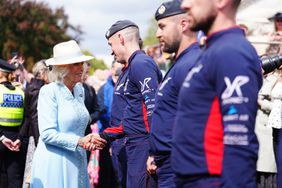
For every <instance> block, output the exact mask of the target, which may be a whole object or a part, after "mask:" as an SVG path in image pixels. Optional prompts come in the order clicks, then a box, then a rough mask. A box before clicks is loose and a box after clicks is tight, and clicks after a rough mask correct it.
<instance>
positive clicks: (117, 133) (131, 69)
mask: <svg viewBox="0 0 282 188" xmlns="http://www.w3.org/2000/svg"><path fill="white" fill-rule="evenodd" d="M123 79H124V81H123V83H124V86H123V94H124V98H125V101H126V107H125V108H124V109H123V111H122V112H123V116H122V122H121V124H120V125H119V126H118V127H112V128H108V129H106V130H105V131H104V133H103V135H102V137H104V138H106V139H107V140H109V139H110V140H113V139H116V138H119V137H121V135H123V134H125V135H126V136H127V137H135V136H137V137H139V136H144V135H147V134H148V133H149V131H150V123H151V117H152V113H153V110H154V108H155V93H156V90H157V88H158V85H159V83H160V81H161V79H162V74H161V72H160V70H159V68H158V66H157V64H156V63H155V62H154V60H153V59H152V58H151V57H149V56H147V55H146V54H145V53H144V52H143V51H141V50H138V51H136V52H134V53H133V54H132V55H131V56H130V58H129V60H128V67H127V70H126V71H125V72H124V76H123Z"/></svg>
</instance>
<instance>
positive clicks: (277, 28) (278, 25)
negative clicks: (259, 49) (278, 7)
mask: <svg viewBox="0 0 282 188" xmlns="http://www.w3.org/2000/svg"><path fill="white" fill-rule="evenodd" d="M268 19H269V21H272V22H274V31H273V32H272V33H270V36H269V38H270V41H272V42H280V43H282V13H281V12H277V13H276V14H275V15H273V16H272V17H270V18H268ZM281 46H282V45H281V44H271V45H270V46H269V47H268V48H267V49H266V54H268V55H270V54H277V53H282V48H281Z"/></svg>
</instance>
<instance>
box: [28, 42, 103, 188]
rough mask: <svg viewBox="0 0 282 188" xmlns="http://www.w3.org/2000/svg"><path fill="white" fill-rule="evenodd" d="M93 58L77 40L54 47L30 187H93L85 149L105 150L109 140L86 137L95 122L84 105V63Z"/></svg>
mask: <svg viewBox="0 0 282 188" xmlns="http://www.w3.org/2000/svg"><path fill="white" fill-rule="evenodd" d="M91 59H93V57H92V56H86V55H83V53H82V52H81V50H80V47H79V46H78V44H77V43H76V41H74V40H70V41H67V42H62V43H59V44H57V45H55V46H54V48H53V58H51V59H48V60H46V64H47V65H52V71H51V72H50V73H49V75H48V78H49V82H50V83H49V84H47V85H44V86H43V87H42V88H41V89H40V92H39V97H38V106H37V109H38V126H39V133H40V137H39V141H38V145H37V148H36V150H35V153H34V158H33V163H32V170H31V172H32V174H31V180H30V188H43V187H44V188H46V187H60V188H81V187H83V188H89V187H90V184H89V178H88V173H87V159H86V152H85V150H84V149H88V150H94V149H102V148H103V147H104V145H105V143H106V142H105V140H103V139H101V138H100V137H99V135H98V134H89V135H87V136H84V133H85V129H86V127H87V125H88V123H89V122H90V121H91V119H90V115H89V113H88V111H87V109H86V107H85V105H84V90H83V86H82V84H81V83H80V82H81V80H82V76H83V71H84V70H83V64H84V63H85V62H86V61H88V60H91Z"/></svg>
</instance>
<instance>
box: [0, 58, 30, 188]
mask: <svg viewBox="0 0 282 188" xmlns="http://www.w3.org/2000/svg"><path fill="white" fill-rule="evenodd" d="M15 70H16V67H15V66H14V65H13V64H9V63H8V62H7V61H4V60H2V59H0V170H1V172H0V177H1V179H0V187H9V188H19V187H21V186H22V183H23V175H24V167H25V157H26V148H24V147H25V146H26V145H25V144H22V145H20V144H15V143H14V141H15V140H16V139H17V137H18V134H19V130H20V127H21V125H22V122H23V121H24V92H23V90H22V89H21V88H19V87H15V86H13V85H12V83H11V82H10V81H9V79H8V78H9V75H10V74H12V73H13V71H15Z"/></svg>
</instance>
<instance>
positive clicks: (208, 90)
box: [171, 27, 271, 187]
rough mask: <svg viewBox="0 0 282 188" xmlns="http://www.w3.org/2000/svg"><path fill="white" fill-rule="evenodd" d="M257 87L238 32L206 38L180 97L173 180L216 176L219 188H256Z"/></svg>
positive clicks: (248, 49)
mask: <svg viewBox="0 0 282 188" xmlns="http://www.w3.org/2000/svg"><path fill="white" fill-rule="evenodd" d="M261 85H262V74H261V67H260V60H259V57H258V55H257V53H256V51H255V49H254V48H253V47H252V46H251V44H250V43H249V42H248V41H247V40H246V38H245V36H244V34H243V31H242V30H241V29H239V28H236V27H235V28H229V29H227V30H223V31H220V32H217V33H214V34H212V35H211V36H209V37H208V39H207V46H206V49H205V50H204V52H203V54H202V55H201V57H200V59H199V61H197V62H196V64H195V66H194V67H193V68H192V69H191V70H190V71H189V73H188V75H187V77H186V78H185V80H184V82H183V84H182V87H181V90H180V93H179V101H178V109H177V113H176V123H175V126H174V129H173V140H172V153H171V156H172V168H173V170H174V171H175V173H176V174H177V175H182V176H183V175H184V176H186V177H187V175H188V176H191V175H192V176H194V177H195V176H201V175H204V176H206V175H220V176H221V177H222V187H255V178H256V175H255V172H256V161H257V152H258V141H257V138H256V135H255V133H254V126H255V117H256V112H257V108H258V106H257V96H258V91H259V89H260V87H261ZM270 147H271V146H270Z"/></svg>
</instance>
